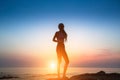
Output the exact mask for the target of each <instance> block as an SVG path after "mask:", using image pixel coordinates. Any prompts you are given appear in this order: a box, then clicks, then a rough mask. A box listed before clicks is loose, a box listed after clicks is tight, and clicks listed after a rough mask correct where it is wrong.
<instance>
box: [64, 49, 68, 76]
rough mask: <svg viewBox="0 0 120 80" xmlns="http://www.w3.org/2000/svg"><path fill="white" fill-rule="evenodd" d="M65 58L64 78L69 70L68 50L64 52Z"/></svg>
mask: <svg viewBox="0 0 120 80" xmlns="http://www.w3.org/2000/svg"><path fill="white" fill-rule="evenodd" d="M63 58H64V60H65V65H64V71H63V78H64V77H66V71H67V67H68V64H69V59H68V56H67V53H66V51H64V53H63Z"/></svg>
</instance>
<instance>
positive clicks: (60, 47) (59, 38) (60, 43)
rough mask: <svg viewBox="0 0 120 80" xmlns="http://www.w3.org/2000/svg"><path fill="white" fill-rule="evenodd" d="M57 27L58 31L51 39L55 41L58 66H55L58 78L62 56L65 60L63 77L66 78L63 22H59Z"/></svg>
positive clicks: (66, 58) (66, 60) (66, 57)
mask: <svg viewBox="0 0 120 80" xmlns="http://www.w3.org/2000/svg"><path fill="white" fill-rule="evenodd" d="M58 28H59V31H57V32H56V33H55V35H54V37H53V41H54V42H57V47H56V51H57V57H58V67H57V71H58V78H60V64H61V59H62V57H63V59H64V60H65V65H64V71H63V78H66V70H67V67H68V64H69V59H68V56H67V53H66V51H65V45H64V42H65V41H67V33H66V32H65V30H64V24H63V23H60V24H59V25H58Z"/></svg>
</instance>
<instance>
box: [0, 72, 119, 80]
mask: <svg viewBox="0 0 120 80" xmlns="http://www.w3.org/2000/svg"><path fill="white" fill-rule="evenodd" d="M27 77H28V78H30V79H31V80H32V79H33V80H34V79H41V76H40V75H31V76H27ZM0 79H6V80H9V79H12V80H16V79H17V80H29V79H27V78H25V79H24V78H23V77H21V76H19V75H14V74H8V73H3V72H0ZM44 79H45V78H44ZM45 80H58V79H57V78H54V77H53V78H48V79H45ZM60 80H120V73H106V72H105V71H99V72H97V73H83V74H79V75H73V76H71V77H70V78H65V79H60Z"/></svg>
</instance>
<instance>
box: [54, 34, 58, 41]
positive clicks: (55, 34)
mask: <svg viewBox="0 0 120 80" xmlns="http://www.w3.org/2000/svg"><path fill="white" fill-rule="evenodd" d="M56 37H57V32H56V33H55V35H54V37H53V41H54V42H58V41H57V40H56Z"/></svg>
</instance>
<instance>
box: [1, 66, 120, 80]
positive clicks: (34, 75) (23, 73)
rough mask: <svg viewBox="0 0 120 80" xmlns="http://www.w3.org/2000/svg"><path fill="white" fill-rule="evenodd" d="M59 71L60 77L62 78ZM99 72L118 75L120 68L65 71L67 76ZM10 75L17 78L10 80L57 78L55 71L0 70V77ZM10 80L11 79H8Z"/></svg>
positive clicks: (71, 68)
mask: <svg viewBox="0 0 120 80" xmlns="http://www.w3.org/2000/svg"><path fill="white" fill-rule="evenodd" d="M62 71H63V69H61V77H62ZM99 71H105V72H106V73H120V68H88V67H87V68H86V67H69V68H68V70H67V76H68V77H71V76H74V75H79V74H84V73H97V72H99ZM1 74H2V75H12V76H17V77H19V78H18V79H14V78H13V79H12V80H46V79H48V78H55V77H57V70H56V69H49V68H39V67H34V68H33V67H13V68H0V76H2V75H1ZM10 80H11V79H10Z"/></svg>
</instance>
